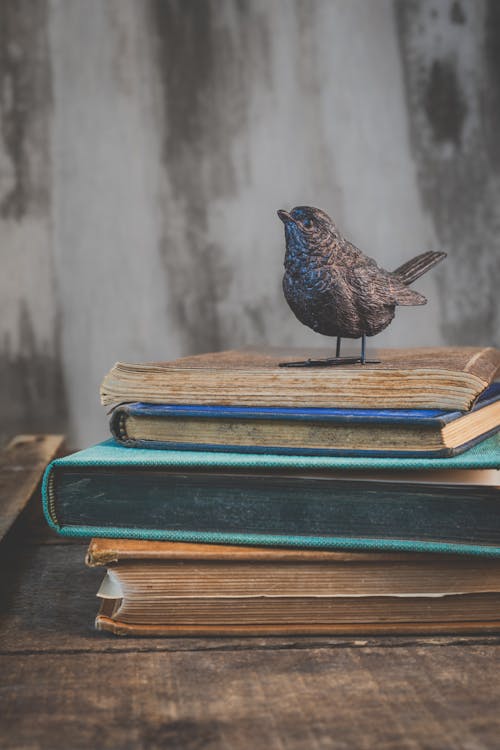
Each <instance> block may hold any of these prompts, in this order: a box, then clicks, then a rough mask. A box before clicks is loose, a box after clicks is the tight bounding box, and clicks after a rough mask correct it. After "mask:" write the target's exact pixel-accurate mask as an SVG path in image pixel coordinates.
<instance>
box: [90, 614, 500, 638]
mask: <svg viewBox="0 0 500 750" xmlns="http://www.w3.org/2000/svg"><path fill="white" fill-rule="evenodd" d="M95 626H96V628H97V630H103V631H107V632H109V633H113V634H114V635H123V636H125V635H128V636H153V637H154V636H170V637H175V636H184V637H193V638H196V637H199V636H209V637H224V636H242V637H248V636H291V635H294V636H295V635H297V636H298V635H302V636H307V635H310V636H313V635H336V636H365V635H450V634H454V635H475V634H487V633H492V634H493V633H498V632H499V631H500V621H497V620H490V621H483V622H454V623H449V622H432V623H430V622H426V623H419V622H412V623H397V624H394V623H363V624H357V623H352V624H342V625H331V624H318V625H287V624H286V623H278V624H276V625H224V626H222V625H182V626H180V625H128V624H127V623H124V622H120V621H117V620H113V619H111V618H110V617H108V616H107V615H106V614H105V613H104V612H103V611H102V610H101V612H100V613H99V614H98V615H97V617H96V620H95Z"/></svg>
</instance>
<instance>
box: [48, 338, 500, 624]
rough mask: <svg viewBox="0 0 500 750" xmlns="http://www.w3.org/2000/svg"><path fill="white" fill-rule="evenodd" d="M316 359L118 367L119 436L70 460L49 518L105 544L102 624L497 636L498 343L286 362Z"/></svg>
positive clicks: (92, 559) (255, 357)
mask: <svg viewBox="0 0 500 750" xmlns="http://www.w3.org/2000/svg"><path fill="white" fill-rule="evenodd" d="M309 354H310V352H309ZM306 356H307V353H306ZM320 356H322V353H321V352H318V357H320ZM301 358H304V353H303V352H301V351H300V350H291V351H290V350H281V349H268V350H265V351H261V350H253V349H247V350H239V351H230V352H221V353H214V354H204V355H199V356H195V357H185V358H182V359H179V360H176V361H173V362H166V363H147V364H120V363H119V364H117V365H115V366H114V367H113V368H112V369H111V371H110V372H109V373H108V374H107V375H106V377H105V378H104V381H103V384H102V387H101V400H102V402H103V404H104V405H106V406H108V407H109V406H111V407H112V409H113V410H112V412H111V417H110V427H111V432H112V435H113V437H112V439H111V440H107V441H106V442H104V443H101V444H99V445H97V446H93V447H91V448H88V449H86V450H83V451H80V452H79V453H75V454H73V455H70V456H67V457H65V458H62V459H57V460H56V461H54V462H53V463H52V464H51V465H50V466H49V467H48V469H47V471H46V474H45V477H44V486H43V497H44V510H45V514H46V517H47V520H48V522H49V524H50V525H51V526H52V527H53V528H54V529H55V530H56V531H58V532H59V533H61V534H65V535H67V536H90V537H94V538H93V540H92V542H91V544H90V547H89V551H88V555H87V563H88V564H89V565H92V566H94V565H100V566H104V567H105V568H106V574H105V578H104V581H103V584H102V586H101V588H100V590H99V593H98V596H99V597H100V599H101V609H100V612H99V614H98V616H97V620H96V625H97V627H98V628H100V629H102V630H108V631H111V632H113V633H118V634H128V633H131V634H154V635H158V634H171V635H174V634H175V635H179V634H181V635H190V634H216V635H224V634H236V633H242V634H255V635H257V634H288V633H296V634H314V633H342V634H347V633H353V634H356V633H359V634H363V633H398V632H400V633H408V632H434V633H448V632H477V631H485V630H498V629H500V492H499V487H498V485H499V472H498V469H499V468H500V434H499V430H500V383H496V382H495V377H496V375H497V374H498V372H499V370H500V351H498V350H496V349H493V348H483V349H478V348H468V347H462V348H454V349H451V348H440V349H409V350H382V351H380V352H379V358H380V360H381V362H380V364H372V365H365V366H360V365H352V366H342V367H313V368H306V367H304V368H288V367H286V368H282V367H280V366H279V365H280V363H282V362H286V361H295V360H297V359H301Z"/></svg>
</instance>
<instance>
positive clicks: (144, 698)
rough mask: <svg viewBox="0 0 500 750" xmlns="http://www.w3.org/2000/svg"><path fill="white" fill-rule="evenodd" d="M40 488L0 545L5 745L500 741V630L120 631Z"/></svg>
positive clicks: (477, 748) (79, 548)
mask: <svg viewBox="0 0 500 750" xmlns="http://www.w3.org/2000/svg"><path fill="white" fill-rule="evenodd" d="M85 550H86V545H85V543H83V542H71V541H70V542H68V541H67V540H66V541H65V540H63V539H60V538H57V537H55V536H54V535H52V534H51V533H50V532H49V531H48V530H47V529H46V528H45V525H44V524H43V521H42V520H41V517H40V511H39V498H38V497H37V496H35V497H34V498H33V500H32V501H31V503H30V505H29V506H28V508H27V509H26V510H25V512H24V513H23V515H22V516H21V517H20V518H19V519H18V521H17V522H16V524H15V525H14V527H13V528H12V529H11V531H10V532H9V534H8V535H7V537H6V538H5V539H4V540H3V542H2V543H1V545H0V557H1V594H0V596H1V599H0V605H1V612H0V650H1V661H0V690H1V692H0V747H1V748H19V749H20V750H21V749H22V750H34V749H35V748H47V749H48V750H58V749H59V748H64V750H73V749H75V750H76V749H77V748H93V749H97V750H99V749H100V748H113V750H118V749H119V748H148V749H151V748H152V749H154V748H160V747H161V748H167V747H168V748H182V749H183V750H195V749H196V750H202V749H205V748H206V749H207V750H212V749H215V748H224V749H225V750H226V749H227V750H235V749H238V748H266V750H268V749H269V750H274V748H276V750H278V749H279V750H284V749H285V748H286V750H294V749H295V748H306V749H307V750H316V749H317V750H319V749H320V748H321V750H326V749H329V748H339V750H340V749H342V750H343V749H344V748H345V749H346V750H347V749H349V750H352V749H353V748H367V749H368V748H369V749H370V750H372V749H373V748H394V750H400V749H403V750H404V749H405V748H408V750H415V749H416V748H425V749H426V750H430V749H434V748H436V750H442V749H443V748H453V749H454V750H458V749H459V748H463V749H464V750H481V749H483V748H499V747H500V680H499V665H500V662H499V657H500V637H495V636H485V637H471V638H463V637H456V638H454V637H448V638H444V637H432V638H431V637H429V638H422V637H419V638H409V637H401V638H393V637H391V638H388V637H385V638H381V637H379V638H339V637H331V638H330V637H318V638H305V637H290V638H219V639H217V638H169V639H167V638H152V639H141V638H119V637H116V636H112V635H109V634H105V633H98V632H96V631H94V629H93V618H94V615H95V613H96V611H97V599H96V596H95V594H96V591H97V588H98V586H99V583H100V580H101V577H102V572H101V571H99V570H91V569H89V568H86V567H85V565H84V555H85Z"/></svg>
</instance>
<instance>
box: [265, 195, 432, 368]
mask: <svg viewBox="0 0 500 750" xmlns="http://www.w3.org/2000/svg"><path fill="white" fill-rule="evenodd" d="M278 216H279V218H280V219H281V221H282V222H283V224H284V225H285V239H286V254H285V275H284V277H283V292H284V294H285V298H286V301H287V302H288V304H289V305H290V307H291V309H292V311H293V313H294V314H295V316H296V317H297V318H298V319H299V320H300V322H301V323H303V324H304V325H306V326H309V328H312V329H313V331H316V332H317V333H322V334H323V335H324V336H336V337H337V348H336V356H335V357H329V358H327V359H308V360H305V361H301V362H282V363H280V364H281V366H283V367H300V366H301V367H306V366H314V365H316V366H318V365H343V364H356V363H360V364H362V365H364V364H373V363H376V362H377V361H378V360H377V361H375V360H367V359H366V337H367V336H375V335H376V334H377V333H380V331H383V330H384V328H387V326H388V325H389V323H390V322H391V321H392V319H393V318H394V314H395V310H396V306H397V305H425V304H426V302H427V300H426V298H425V297H424V296H423V295H422V294H419V292H415V291H414V290H413V289H410V288H409V285H410V284H412V283H413V282H414V281H415V280H416V279H418V278H419V277H420V276H422V274H424V273H426V272H427V271H428V270H429V269H431V268H432V267H433V266H435V265H436V263H439V262H440V261H441V260H443V258H445V257H446V253H442V252H432V251H429V252H426V253H422V254H421V255H417V256H416V257H415V258H412V259H411V260H409V261H407V262H406V263H403V265H402V266H399V268H396V270H395V271H392V272H391V271H385V270H384V269H383V268H380V266H378V265H377V263H376V262H375V261H374V260H373V259H372V258H369V257H368V256H367V255H365V254H364V253H363V252H362V251H361V250H359V249H358V248H357V247H356V246H355V245H353V244H352V243H351V242H349V240H347V239H346V238H345V237H343V235H342V234H341V233H340V231H339V229H338V228H337V226H336V224H335V222H334V221H332V219H331V218H330V217H329V216H328V214H326V213H325V212H324V211H321V209H319V208H313V207H311V206H297V207H296V208H294V209H292V211H290V213H288V212H287V211H283V210H280V211H278ZM343 338H349V339H358V338H361V356H360V357H341V356H340V347H341V341H342V339H343Z"/></svg>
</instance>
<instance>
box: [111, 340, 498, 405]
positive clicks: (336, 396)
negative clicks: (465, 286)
mask: <svg viewBox="0 0 500 750" xmlns="http://www.w3.org/2000/svg"><path fill="white" fill-rule="evenodd" d="M329 354H331V352H330V350H315V351H312V352H311V350H303V349H283V348H268V349H254V348H248V349H234V350H230V351H224V352H214V353H210V354H199V355H197V356H192V357H183V358H181V359H176V360H173V361H171V362H147V363H136V364H125V363H122V362H117V363H116V364H115V365H114V367H112V368H111V370H110V371H109V373H108V374H107V375H106V376H105V378H104V380H103V382H102V385H101V401H102V403H103V404H105V405H115V404H119V403H124V402H137V401H140V402H144V403H150V404H213V405H234V406H269V407H332V408H335V407H338V408H342V407H352V408H368V409H370V408H376V409H444V410H457V411H467V410H469V409H470V408H471V406H472V405H473V403H474V401H475V400H476V398H477V397H478V396H479V395H480V394H481V392H482V391H483V390H484V389H485V388H486V387H487V386H488V385H489V384H490V383H491V382H492V381H493V380H494V379H495V375H496V374H497V372H498V371H499V369H500V350H498V349H494V348H492V347H485V348H474V347H441V348H420V349H381V350H378V351H377V356H378V357H379V359H380V363H379V364H367V365H359V364H355V365H342V366H333V367H297V368H294V367H280V366H279V365H280V363H282V362H287V361H290V362H293V361H295V360H298V359H304V358H307V357H308V356H311V355H312V356H314V357H316V356H318V357H325V356H328V355H329Z"/></svg>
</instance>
